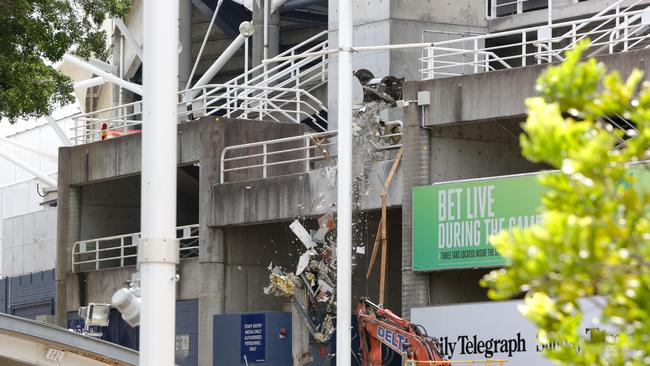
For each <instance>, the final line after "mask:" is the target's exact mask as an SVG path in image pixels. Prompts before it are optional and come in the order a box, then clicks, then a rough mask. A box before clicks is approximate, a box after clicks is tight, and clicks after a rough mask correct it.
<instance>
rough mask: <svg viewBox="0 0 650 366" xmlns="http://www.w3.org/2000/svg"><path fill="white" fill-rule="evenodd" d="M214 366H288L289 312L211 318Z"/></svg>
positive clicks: (289, 342) (289, 354) (289, 358)
mask: <svg viewBox="0 0 650 366" xmlns="http://www.w3.org/2000/svg"><path fill="white" fill-rule="evenodd" d="M212 332H213V338H212V342H213V355H214V356H213V361H212V364H213V365H214V366H232V365H266V366H286V365H291V313H285V312H279V311H270V312H261V313H244V314H226V315H215V316H214V319H213V330H212Z"/></svg>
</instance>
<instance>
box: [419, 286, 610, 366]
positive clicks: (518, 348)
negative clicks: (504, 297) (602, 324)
mask: <svg viewBox="0 0 650 366" xmlns="http://www.w3.org/2000/svg"><path fill="white" fill-rule="evenodd" d="M597 302H600V303H603V300H602V298H591V299H590V300H583V301H580V305H581V307H582V309H583V312H584V316H583V322H582V325H581V328H582V329H583V330H584V334H585V335H588V334H589V333H590V332H591V331H592V330H594V329H596V328H597V326H596V325H595V324H596V323H595V322H594V318H596V317H599V316H600V309H599V308H598V307H597V306H596V303H597ZM523 303H524V302H523V301H521V300H518V301H499V302H496V301H495V302H492V301H490V302H480V303H471V304H459V305H444V306H433V307H426V308H414V309H412V310H411V320H412V322H413V323H415V324H419V325H422V326H423V327H424V328H425V329H426V331H427V333H428V334H429V335H430V336H432V337H435V338H437V339H438V341H439V343H440V351H441V352H442V353H443V355H444V356H445V358H447V359H451V360H454V361H460V360H489V359H501V360H507V361H509V362H508V363H507V365H535V366H537V365H545V366H546V365H548V366H552V365H555V364H554V363H553V362H551V361H549V360H547V359H545V358H544V355H543V354H542V353H541V352H542V351H543V349H544V348H549V347H557V346H558V345H559V344H561V343H560V342H562V340H550V342H549V343H548V344H546V345H542V344H540V343H539V342H537V328H535V326H534V325H533V323H531V322H530V321H529V320H528V319H526V318H525V317H524V316H523V315H521V313H520V312H519V310H518V309H517V305H519V304H523ZM575 349H576V352H579V351H580V345H575Z"/></svg>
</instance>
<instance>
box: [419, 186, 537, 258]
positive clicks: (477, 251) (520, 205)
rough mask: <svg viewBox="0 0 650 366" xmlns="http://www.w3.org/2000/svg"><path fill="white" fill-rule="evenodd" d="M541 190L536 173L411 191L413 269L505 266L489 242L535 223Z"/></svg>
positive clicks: (423, 187) (426, 187)
mask: <svg viewBox="0 0 650 366" xmlns="http://www.w3.org/2000/svg"><path fill="white" fill-rule="evenodd" d="M542 192H543V191H542V187H541V186H540V185H539V184H538V183H537V175H536V174H525V175H511V176H503V177H496V178H481V179H471V180H464V181H454V182H447V183H437V184H433V185H430V186H422V187H415V188H413V270H415V271H435V270H442V269H452V268H474V267H494V266H501V265H503V264H505V260H504V259H503V258H502V257H501V256H500V255H499V254H498V253H497V252H496V250H495V249H494V248H493V247H492V245H491V244H490V243H489V240H488V239H489V238H490V236H491V235H493V234H496V233H498V232H499V231H501V230H502V229H508V228H511V227H514V226H517V227H528V226H530V225H533V224H535V223H537V222H538V221H539V220H540V216H539V215H538V213H539V212H538V210H539V207H540V203H541V197H542Z"/></svg>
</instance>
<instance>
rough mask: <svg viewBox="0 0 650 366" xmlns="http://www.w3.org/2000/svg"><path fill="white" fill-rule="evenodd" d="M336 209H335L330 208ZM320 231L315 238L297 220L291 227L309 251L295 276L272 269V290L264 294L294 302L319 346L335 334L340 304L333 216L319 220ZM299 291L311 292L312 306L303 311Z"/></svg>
mask: <svg viewBox="0 0 650 366" xmlns="http://www.w3.org/2000/svg"><path fill="white" fill-rule="evenodd" d="M328 206H329V207H333V206H332V205H328ZM318 225H319V228H318V230H312V231H311V234H310V233H309V232H307V230H306V229H305V228H304V227H303V226H302V224H301V223H300V222H299V221H298V220H296V221H294V222H292V223H291V225H289V228H290V229H291V231H292V232H293V233H294V234H295V235H296V237H297V238H298V239H299V240H300V242H302V244H303V245H304V246H305V248H306V250H305V251H304V252H303V253H302V255H301V256H300V259H299V260H298V265H297V266H296V271H295V274H294V273H291V272H287V271H284V270H283V269H282V268H280V267H278V266H275V267H271V268H272V269H271V273H270V275H269V286H267V287H265V288H264V293H266V294H272V295H275V296H283V297H290V298H292V303H293V306H294V307H295V308H296V310H297V311H298V313H300V314H301V315H302V317H303V318H304V320H305V322H306V323H307V326H308V327H309V330H310V332H311V334H312V336H313V337H314V339H316V341H317V342H319V343H324V342H327V341H328V340H329V339H330V337H331V336H332V334H333V333H334V322H333V319H334V314H335V313H336V302H335V293H334V288H335V286H336V285H335V284H336V242H335V241H334V239H333V235H332V230H333V229H334V228H335V226H336V224H335V221H334V215H333V214H332V213H331V212H328V213H327V214H325V215H323V216H321V217H320V218H319V219H318ZM297 288H300V289H303V290H305V291H306V292H307V298H308V304H307V307H306V308H305V307H303V306H302V305H301V304H299V303H298V302H297V301H295V298H293V295H294V294H295V292H296V291H297Z"/></svg>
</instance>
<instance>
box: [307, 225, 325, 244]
mask: <svg viewBox="0 0 650 366" xmlns="http://www.w3.org/2000/svg"><path fill="white" fill-rule="evenodd" d="M328 231H329V230H328V229H327V228H326V227H322V228H320V229H318V231H313V230H311V232H312V233H311V236H312V238H313V239H314V241H315V242H316V243H318V244H325V235H327V232H328Z"/></svg>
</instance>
